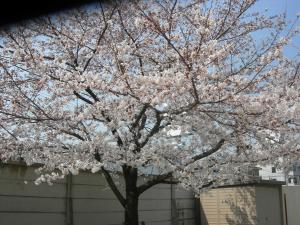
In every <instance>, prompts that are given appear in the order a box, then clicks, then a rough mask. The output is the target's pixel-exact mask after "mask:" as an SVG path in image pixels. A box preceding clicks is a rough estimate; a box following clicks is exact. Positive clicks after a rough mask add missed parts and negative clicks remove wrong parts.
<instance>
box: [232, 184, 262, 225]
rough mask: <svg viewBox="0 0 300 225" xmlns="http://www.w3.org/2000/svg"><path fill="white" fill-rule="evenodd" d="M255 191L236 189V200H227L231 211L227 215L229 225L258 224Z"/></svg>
mask: <svg viewBox="0 0 300 225" xmlns="http://www.w3.org/2000/svg"><path fill="white" fill-rule="evenodd" d="M254 190H255V189H252V188H247V187H240V188H237V189H236V193H235V198H231V199H227V202H226V203H227V205H228V207H229V209H230V211H229V212H228V213H227V214H226V222H227V224H228V225H255V224H257V216H256V206H255V191H254Z"/></svg>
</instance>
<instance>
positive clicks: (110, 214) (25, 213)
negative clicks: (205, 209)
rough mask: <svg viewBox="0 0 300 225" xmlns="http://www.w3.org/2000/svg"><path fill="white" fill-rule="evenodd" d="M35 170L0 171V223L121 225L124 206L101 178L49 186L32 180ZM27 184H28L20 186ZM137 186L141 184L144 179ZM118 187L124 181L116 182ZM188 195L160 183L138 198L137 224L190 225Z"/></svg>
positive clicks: (10, 168)
mask: <svg viewBox="0 0 300 225" xmlns="http://www.w3.org/2000/svg"><path fill="white" fill-rule="evenodd" d="M34 169H35V168H33V167H24V166H16V165H9V166H8V165H4V166H3V165H2V166H1V168H0V225H7V224H10V225H41V224H42V225H48V224H49V225H54V224H55V225H121V224H122V223H123V208H122V206H121V205H120V203H119V202H118V200H117V199H116V198H115V196H114V194H113V193H112V191H111V190H110V189H109V188H108V186H107V184H106V181H105V179H104V178H103V177H102V175H101V174H91V173H81V174H79V175H78V176H72V180H71V182H72V185H70V178H69V182H67V180H66V179H65V180H61V181H59V182H56V183H54V184H53V185H52V186H49V185H48V184H41V185H39V186H36V185H35V184H34V183H33V181H34V180H35V179H36V177H37V175H36V174H35V172H34ZM24 181H27V184H25V183H24ZM139 182H143V181H142V179H140V180H139ZM120 185H121V186H122V180H120ZM194 207H195V201H194V197H193V195H192V193H191V192H187V191H184V190H181V189H178V188H177V187H176V186H174V185H173V186H172V187H171V185H170V184H162V185H157V186H155V187H153V188H152V189H149V190H147V191H146V192H145V193H143V194H142V195H141V200H140V205H139V216H140V221H144V222H145V224H146V225H171V224H172V225H173V224H174V225H194V224H195V218H194V211H195V210H194Z"/></svg>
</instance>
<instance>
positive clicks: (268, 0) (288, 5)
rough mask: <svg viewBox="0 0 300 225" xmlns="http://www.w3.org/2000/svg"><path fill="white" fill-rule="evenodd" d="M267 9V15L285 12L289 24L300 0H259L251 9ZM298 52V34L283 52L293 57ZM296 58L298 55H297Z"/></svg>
mask: <svg viewBox="0 0 300 225" xmlns="http://www.w3.org/2000/svg"><path fill="white" fill-rule="evenodd" d="M265 9H268V11H267V13H268V14H269V15H275V14H278V13H286V14H287V19H288V20H289V21H290V24H289V25H291V23H292V22H293V21H295V19H296V18H297V14H298V13H300V0H260V1H258V2H257V4H256V5H255V6H254V8H253V10H254V11H256V10H258V11H261V10H262V11H264V10H265ZM297 26H300V17H299V19H298V21H297ZM298 52H300V36H299V35H298V36H297V37H296V38H294V39H293V40H292V43H291V44H290V45H289V46H288V47H287V48H286V49H285V54H286V55H287V56H289V57H292V58H294V57H295V55H296V54H297V53H298ZM297 58H298V59H299V58H300V57H297Z"/></svg>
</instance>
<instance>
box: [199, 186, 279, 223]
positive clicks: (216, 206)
mask: <svg viewBox="0 0 300 225" xmlns="http://www.w3.org/2000/svg"><path fill="white" fill-rule="evenodd" d="M280 196H281V188H280V186H279V185H247V186H231V187H222V188H217V189H212V190H209V191H207V192H204V193H203V194H201V195H200V204H201V224H202V225H281V224H282V213H281V210H282V208H281V206H282V205H281V197H280Z"/></svg>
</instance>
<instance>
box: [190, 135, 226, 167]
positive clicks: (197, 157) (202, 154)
mask: <svg viewBox="0 0 300 225" xmlns="http://www.w3.org/2000/svg"><path fill="white" fill-rule="evenodd" d="M224 142H225V139H223V138H222V139H221V140H220V141H219V142H218V143H217V144H216V145H215V147H213V148H212V149H210V150H209V151H206V152H203V153H201V154H199V155H195V156H194V157H193V158H192V161H191V162H189V163H188V164H190V163H193V162H195V161H197V160H200V159H203V158H206V157H208V156H210V155H212V154H214V153H215V152H217V151H218V150H219V149H220V148H221V147H222V145H223V144H224Z"/></svg>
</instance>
